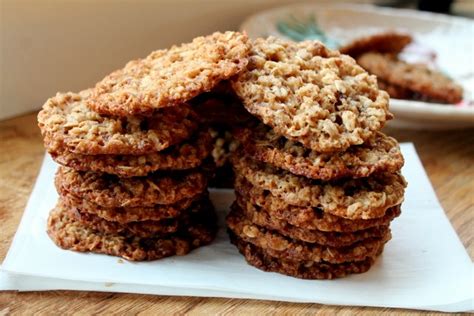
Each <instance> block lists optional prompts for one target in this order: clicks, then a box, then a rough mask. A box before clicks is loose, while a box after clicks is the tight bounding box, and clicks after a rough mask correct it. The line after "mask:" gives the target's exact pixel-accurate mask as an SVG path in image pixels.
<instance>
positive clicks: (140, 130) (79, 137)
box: [38, 90, 198, 155]
mask: <svg viewBox="0 0 474 316" xmlns="http://www.w3.org/2000/svg"><path fill="white" fill-rule="evenodd" d="M90 93H91V90H85V91H81V92H79V93H72V92H69V93H58V94H57V95H56V96H55V97H52V98H50V99H49V100H48V101H46V103H45V104H44V105H43V109H42V110H41V111H40V112H39V114H38V125H39V127H40V129H41V134H42V135H43V138H44V145H45V147H46V149H47V150H48V151H49V152H52V153H55V152H64V151H69V152H72V153H76V154H85V155H100V154H106V155H143V154H149V153H155V152H158V151H161V150H164V149H166V148H168V147H170V146H172V145H174V144H177V143H180V142H182V141H184V140H185V139H187V138H189V137H191V135H192V134H193V133H194V131H195V130H196V129H197V128H198V121H197V116H196V114H195V113H194V111H193V110H192V109H191V107H190V106H189V105H184V104H183V105H181V106H179V107H178V106H177V107H171V108H166V109H162V110H160V111H159V112H156V113H155V114H154V115H153V116H151V117H148V118H140V117H126V118H117V117H111V116H102V115H100V114H98V113H96V112H94V111H91V110H90V109H89V108H88V107H87V106H86V104H85V102H86V101H87V100H88V99H89V98H90Z"/></svg>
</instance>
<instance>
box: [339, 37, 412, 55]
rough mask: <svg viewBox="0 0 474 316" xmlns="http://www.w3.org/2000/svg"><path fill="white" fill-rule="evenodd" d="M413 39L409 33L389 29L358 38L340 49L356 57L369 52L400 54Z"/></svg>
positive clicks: (343, 52)
mask: <svg viewBox="0 0 474 316" xmlns="http://www.w3.org/2000/svg"><path fill="white" fill-rule="evenodd" d="M412 41H413V38H412V37H411V35H409V34H404V33H399V32H393V31H389V32H384V33H379V34H373V35H369V36H365V37H361V38H358V39H356V40H354V41H352V42H350V43H348V44H346V45H344V46H343V47H341V48H339V51H340V52H341V53H342V54H346V55H349V56H351V57H354V58H356V57H358V56H359V55H362V54H364V53H368V52H378V53H382V54H393V55H398V53H400V52H401V51H402V50H403V49H404V48H405V47H406V46H407V45H408V44H410V43H411V42H412Z"/></svg>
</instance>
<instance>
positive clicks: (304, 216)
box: [235, 179, 401, 232]
mask: <svg viewBox="0 0 474 316" xmlns="http://www.w3.org/2000/svg"><path fill="white" fill-rule="evenodd" d="M235 191H236V193H237V196H241V197H242V198H243V199H244V200H245V201H247V202H248V203H246V204H245V205H246V206H247V207H249V208H250V209H251V211H253V209H256V210H257V211H258V210H260V209H262V210H263V211H264V212H266V213H268V214H269V215H270V216H271V217H274V218H276V219H278V220H282V221H285V222H288V223H289V224H291V225H293V226H296V227H299V228H301V229H304V230H320V231H326V232H355V231H358V230H364V229H369V228H372V227H377V226H388V225H389V224H390V222H391V221H392V220H393V219H394V218H396V217H398V216H399V215H400V213H401V209H400V205H396V206H394V207H391V208H389V209H387V210H386V211H385V215H384V216H383V217H379V218H373V219H347V218H344V217H339V216H336V215H333V214H331V213H327V212H323V210H322V209H321V208H318V207H311V206H307V207H299V206H294V205H289V204H288V203H286V202H285V201H284V200H282V199H280V198H277V197H274V196H273V195H271V194H270V193H269V192H268V191H265V190H261V189H258V188H256V187H254V186H252V185H251V184H250V183H249V182H248V181H246V180H245V179H243V180H242V181H239V182H238V183H236V185H235Z"/></svg>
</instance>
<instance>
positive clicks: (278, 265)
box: [230, 234, 381, 280]
mask: <svg viewBox="0 0 474 316" xmlns="http://www.w3.org/2000/svg"><path fill="white" fill-rule="evenodd" d="M230 241H231V242H232V243H233V244H234V245H235V246H236V247H237V249H238V250H239V252H240V253H241V254H242V255H243V256H244V257H245V260H246V261H247V263H248V264H250V265H251V266H254V267H256V268H258V269H260V270H263V271H267V272H277V273H281V274H285V275H289V276H292V277H296V278H300V279H311V280H317V279H318V280H328V279H335V278H342V277H344V276H347V275H349V274H355V273H364V272H366V271H368V270H369V269H370V267H371V266H372V265H373V263H374V262H375V259H376V258H375V257H367V258H366V259H364V260H362V261H353V262H343V263H339V264H335V263H329V262H324V261H320V262H314V261H294V260H287V259H278V258H275V257H272V256H270V255H268V254H266V253H265V251H264V250H263V249H262V248H259V247H256V246H254V245H253V244H251V243H248V242H245V241H243V240H242V239H240V238H238V237H236V236H235V235H233V234H231V236H230ZM380 252H381V250H380Z"/></svg>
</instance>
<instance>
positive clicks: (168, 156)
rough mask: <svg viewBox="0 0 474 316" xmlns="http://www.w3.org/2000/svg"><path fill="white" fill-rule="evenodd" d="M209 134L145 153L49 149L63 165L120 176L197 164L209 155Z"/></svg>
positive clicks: (195, 165) (144, 173)
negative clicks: (86, 153)
mask: <svg viewBox="0 0 474 316" xmlns="http://www.w3.org/2000/svg"><path fill="white" fill-rule="evenodd" d="M211 150H212V138H211V136H210V134H209V132H208V131H202V132H200V133H197V134H196V135H195V136H194V137H193V138H192V139H189V140H186V141H184V142H183V143H180V144H176V145H173V146H171V147H168V148H166V149H164V150H162V151H158V152H153V153H149V154H145V155H139V156H136V155H82V154H75V153H73V152H70V151H55V152H50V154H51V156H52V157H53V159H54V160H55V161H56V162H58V163H59V164H61V165H63V166H67V167H70V168H73V169H75V170H78V171H95V172H104V173H109V174H115V175H118V176H119V177H121V178H129V177H138V176H146V175H147V174H149V173H152V172H154V171H157V170H184V169H192V168H195V167H198V166H199V165H200V164H201V163H202V161H203V160H204V159H205V158H206V157H207V156H209V155H210V153H211Z"/></svg>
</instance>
